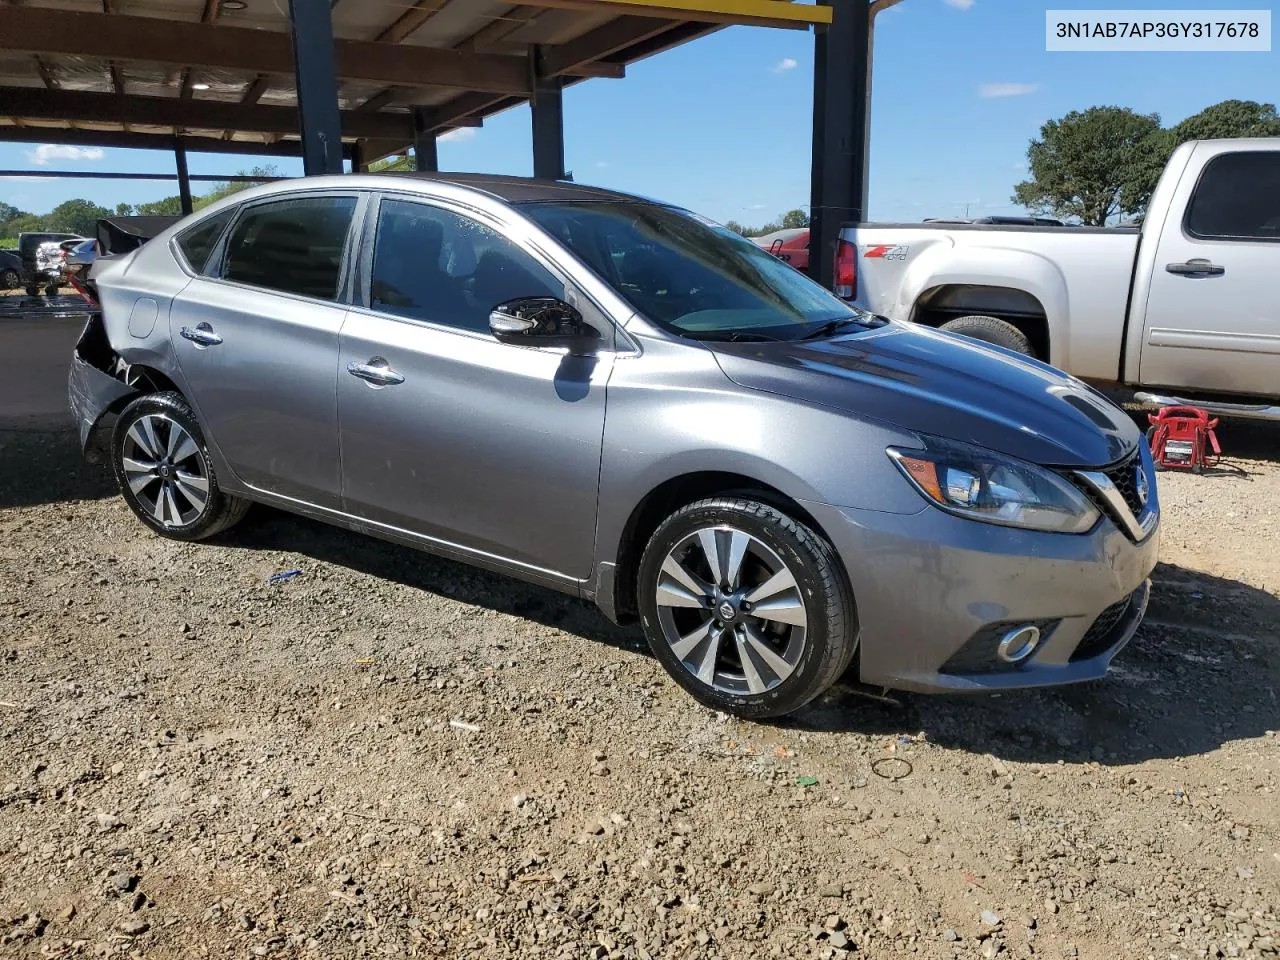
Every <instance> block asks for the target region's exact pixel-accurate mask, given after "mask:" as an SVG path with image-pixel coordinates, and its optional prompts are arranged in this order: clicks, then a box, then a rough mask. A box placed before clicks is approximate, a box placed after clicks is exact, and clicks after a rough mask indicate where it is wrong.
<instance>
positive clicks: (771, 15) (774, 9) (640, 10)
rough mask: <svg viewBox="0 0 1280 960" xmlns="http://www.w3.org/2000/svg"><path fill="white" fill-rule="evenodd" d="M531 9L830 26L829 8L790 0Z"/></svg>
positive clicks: (561, 1)
mask: <svg viewBox="0 0 1280 960" xmlns="http://www.w3.org/2000/svg"><path fill="white" fill-rule="evenodd" d="M531 6H536V7H552V8H554V9H558V10H590V11H593V12H601V11H609V12H611V13H617V14H634V15H637V16H644V17H661V18H663V19H666V20H692V21H695V22H697V23H723V24H747V25H752V26H760V27H783V28H792V29H798V30H807V29H808V28H809V27H811V26H813V25H815V24H829V23H831V8H830V7H828V6H823V5H819V4H809V3H791V2H790V0H535V2H534V3H533V4H531Z"/></svg>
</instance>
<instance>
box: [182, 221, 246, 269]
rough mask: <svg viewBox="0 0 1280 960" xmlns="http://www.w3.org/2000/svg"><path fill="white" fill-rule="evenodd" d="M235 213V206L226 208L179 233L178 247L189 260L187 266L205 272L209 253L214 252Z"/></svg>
mask: <svg viewBox="0 0 1280 960" xmlns="http://www.w3.org/2000/svg"><path fill="white" fill-rule="evenodd" d="M234 213H235V208H234V207H233V208H232V209H230V210H224V211H222V213H216V214H214V215H213V216H212V217H209V218H208V219H206V220H201V221H200V222H199V223H197V224H196V225H195V226H194V227H190V228H188V229H187V230H184V231H183V232H182V233H181V234H179V236H178V249H179V250H181V251H182V256H183V258H184V259H185V260H186V261H187V266H189V267H190V268H191V269H192V270H194V271H195V272H196V273H204V272H205V265H206V264H207V263H208V262H209V254H211V253H213V248H214V247H215V246H216V245H217V243H218V238H219V237H220V236H222V231H223V230H225V229H226V227H227V224H228V223H230V222H231V216H232V214H234Z"/></svg>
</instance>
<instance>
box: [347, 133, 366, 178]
mask: <svg viewBox="0 0 1280 960" xmlns="http://www.w3.org/2000/svg"><path fill="white" fill-rule="evenodd" d="M347 155H348V156H349V157H350V158H351V172H352V173H368V172H369V164H368V162H367V161H366V160H365V158H364V141H363V140H357V141H356V142H355V143H352V144H349V145H348V146H347Z"/></svg>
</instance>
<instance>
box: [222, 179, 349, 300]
mask: <svg viewBox="0 0 1280 960" xmlns="http://www.w3.org/2000/svg"><path fill="white" fill-rule="evenodd" d="M355 209H356V198H355V197H299V198H296V199H290V200H278V201H275V202H272V203H262V204H257V205H255V206H252V207H250V208H249V209H247V210H245V212H244V213H243V214H242V215H241V216H240V219H239V220H237V221H236V224H235V226H234V227H232V228H231V236H230V238H229V239H228V240H227V252H226V257H225V260H224V266H223V269H222V277H223V279H225V280H234V281H236V282H238V283H247V284H250V285H252V286H255V287H263V288H264V289H267V290H278V291H280V292H281V293H296V294H300V295H301V296H304V297H315V298H316V299H318V300H336V299H337V297H338V284H339V280H340V279H341V276H342V254H343V250H344V249H345V247H346V243H347V233H348V232H349V231H350V229H351V220H352V217H353V216H354V214H355Z"/></svg>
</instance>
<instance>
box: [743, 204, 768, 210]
mask: <svg viewBox="0 0 1280 960" xmlns="http://www.w3.org/2000/svg"><path fill="white" fill-rule="evenodd" d="M768 206H769V205H768V204H767V203H753V204H751V205H750V206H748V207H745V208H744V209H746V210H764V209H766V208H767V207H768Z"/></svg>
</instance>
